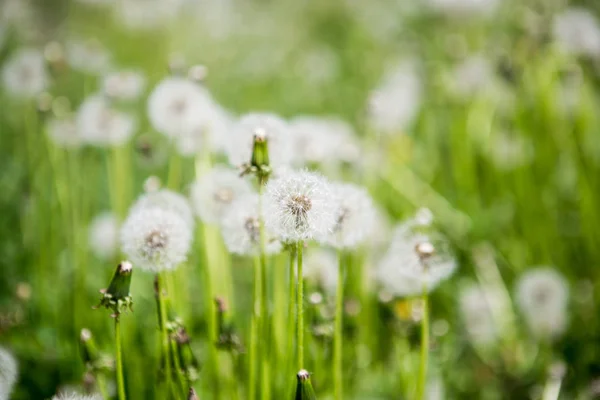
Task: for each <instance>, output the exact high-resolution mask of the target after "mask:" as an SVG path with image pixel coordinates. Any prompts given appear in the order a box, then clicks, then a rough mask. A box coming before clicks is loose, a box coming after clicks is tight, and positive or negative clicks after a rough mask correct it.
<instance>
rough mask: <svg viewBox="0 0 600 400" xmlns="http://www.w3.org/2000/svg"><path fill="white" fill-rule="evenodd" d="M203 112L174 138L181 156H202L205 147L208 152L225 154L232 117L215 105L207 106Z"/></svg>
mask: <svg viewBox="0 0 600 400" xmlns="http://www.w3.org/2000/svg"><path fill="white" fill-rule="evenodd" d="M205 111H206V112H205V113H200V114H201V115H198V116H197V118H194V119H195V121H191V122H190V123H189V124H188V126H186V127H185V129H183V131H182V132H181V133H180V134H179V136H177V137H176V139H175V140H176V146H177V150H178V151H179V153H180V154H181V155H183V156H195V155H198V154H202V152H203V151H204V149H205V148H206V146H208V149H209V150H210V151H215V152H225V150H226V148H227V146H228V145H229V138H230V133H231V126H232V125H233V121H232V117H231V116H230V115H229V113H228V112H227V111H226V110H225V109H223V108H222V107H221V106H220V105H218V104H216V103H212V104H210V105H207V108H206V109H205Z"/></svg>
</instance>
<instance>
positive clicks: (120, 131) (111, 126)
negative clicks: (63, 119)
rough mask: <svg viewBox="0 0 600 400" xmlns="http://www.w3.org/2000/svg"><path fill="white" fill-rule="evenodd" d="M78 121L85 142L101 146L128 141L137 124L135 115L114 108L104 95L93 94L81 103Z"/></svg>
mask: <svg viewBox="0 0 600 400" xmlns="http://www.w3.org/2000/svg"><path fill="white" fill-rule="evenodd" d="M76 123H77V130H78V131H79V134H80V135H81V139H82V140H83V142H85V143H88V144H91V145H93V146H101V147H104V146H119V145H122V144H124V143H126V142H127V141H128V140H129V139H130V138H131V136H133V134H134V133H135V129H136V126H137V124H136V120H135V119H134V117H133V116H131V115H130V114H127V113H124V112H121V111H117V110H115V109H113V108H112V107H111V105H110V103H109V102H108V101H107V99H106V98H105V97H103V96H102V95H92V96H90V97H88V98H87V99H86V100H85V101H84V102H83V104H81V106H80V107H79V110H78V111H77V117H76Z"/></svg>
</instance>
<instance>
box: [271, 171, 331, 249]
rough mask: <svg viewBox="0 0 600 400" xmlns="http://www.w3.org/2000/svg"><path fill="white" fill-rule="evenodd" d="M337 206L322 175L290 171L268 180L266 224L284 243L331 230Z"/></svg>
mask: <svg viewBox="0 0 600 400" xmlns="http://www.w3.org/2000/svg"><path fill="white" fill-rule="evenodd" d="M337 208H338V207H337V204H336V198H335V196H334V194H333V192H332V190H331V186H330V184H329V182H328V181H327V179H325V178H324V177H323V176H321V175H320V174H317V173H314V172H308V171H299V172H289V173H287V174H284V175H282V176H281V177H279V178H277V179H271V180H270V181H269V183H267V187H266V191H265V198H264V213H265V225H266V227H267V229H269V230H271V231H272V232H273V233H274V234H276V235H277V236H278V237H279V239H280V240H281V241H283V242H298V241H302V240H309V239H313V238H320V237H324V236H325V235H327V234H329V233H331V232H332V230H333V227H334V226H335V224H336V222H337V217H338V216H337Z"/></svg>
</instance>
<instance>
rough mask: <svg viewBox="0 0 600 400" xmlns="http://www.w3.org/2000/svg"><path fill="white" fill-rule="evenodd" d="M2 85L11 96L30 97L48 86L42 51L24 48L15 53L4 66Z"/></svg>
mask: <svg viewBox="0 0 600 400" xmlns="http://www.w3.org/2000/svg"><path fill="white" fill-rule="evenodd" d="M2 85H3V86H4V90H6V92H7V93H8V94H10V95H11V96H14V97H17V98H22V99H28V98H32V97H35V96H37V95H38V94H40V93H42V92H43V91H44V90H45V89H46V88H47V87H48V72H47V70H46V62H45V59H44V55H43V54H42V52H41V51H39V50H36V49H31V48H23V49H21V50H18V51H17V52H16V53H15V54H13V55H12V56H11V57H10V58H9V59H8V60H7V61H6V63H5V64H4V67H3V68H2Z"/></svg>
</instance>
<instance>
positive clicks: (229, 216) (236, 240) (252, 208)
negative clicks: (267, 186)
mask: <svg viewBox="0 0 600 400" xmlns="http://www.w3.org/2000/svg"><path fill="white" fill-rule="evenodd" d="M221 233H222V235H223V240H224V241H225V245H226V246H227V248H228V249H229V251H230V252H231V253H234V254H241V255H254V254H257V253H258V251H259V250H260V210H259V198H258V195H257V194H254V193H252V194H246V195H243V196H241V197H239V198H238V199H237V200H235V201H234V202H232V203H231V205H230V206H229V207H228V208H227V211H226V212H225V213H224V216H223V219H222V222H221ZM264 236H265V238H264V240H265V253H266V254H274V253H278V252H280V251H281V243H280V242H279V241H278V240H276V239H275V238H274V236H273V235H272V234H270V232H265V233H264Z"/></svg>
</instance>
